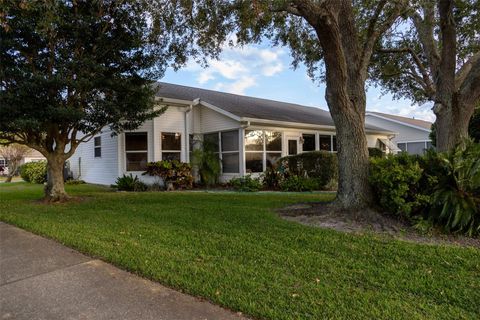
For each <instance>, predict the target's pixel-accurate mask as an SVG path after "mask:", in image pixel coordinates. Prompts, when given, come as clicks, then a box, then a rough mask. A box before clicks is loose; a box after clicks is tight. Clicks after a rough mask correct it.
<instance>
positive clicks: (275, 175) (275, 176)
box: [262, 166, 284, 190]
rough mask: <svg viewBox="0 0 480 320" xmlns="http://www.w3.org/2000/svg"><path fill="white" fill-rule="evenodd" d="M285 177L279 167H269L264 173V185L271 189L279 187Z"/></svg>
mask: <svg viewBox="0 0 480 320" xmlns="http://www.w3.org/2000/svg"><path fill="white" fill-rule="evenodd" d="M283 179H284V176H283V174H282V173H281V172H280V171H279V170H278V167H276V166H274V167H268V168H267V170H266V171H265V172H264V173H263V176H262V181H263V185H264V186H265V187H266V188H269V189H274V190H276V189H279V188H280V184H281V183H282V181H283Z"/></svg>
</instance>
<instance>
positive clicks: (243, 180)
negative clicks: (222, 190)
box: [229, 175, 262, 192]
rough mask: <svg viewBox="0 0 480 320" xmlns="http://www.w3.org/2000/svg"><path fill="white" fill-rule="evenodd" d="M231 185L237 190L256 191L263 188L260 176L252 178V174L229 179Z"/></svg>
mask: <svg viewBox="0 0 480 320" xmlns="http://www.w3.org/2000/svg"><path fill="white" fill-rule="evenodd" d="M229 185H231V186H232V187H233V189H235V190H236V191H242V192H254V191H258V190H260V189H261V188H262V182H261V180H260V179H259V178H252V177H251V176H250V175H247V176H245V177H240V178H233V179H231V180H230V181H229Z"/></svg>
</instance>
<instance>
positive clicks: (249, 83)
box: [185, 39, 285, 94]
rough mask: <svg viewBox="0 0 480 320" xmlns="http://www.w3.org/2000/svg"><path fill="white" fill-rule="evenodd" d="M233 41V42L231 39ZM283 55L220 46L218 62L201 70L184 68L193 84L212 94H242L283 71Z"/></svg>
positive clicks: (192, 64)
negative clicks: (209, 90) (201, 86)
mask: <svg viewBox="0 0 480 320" xmlns="http://www.w3.org/2000/svg"><path fill="white" fill-rule="evenodd" d="M232 40H233V41H235V39H232ZM284 55H285V51H284V50H283V49H281V48H280V49H279V48H271V49H270V48H261V47H259V46H254V45H248V46H243V47H229V46H224V48H223V52H222V54H221V55H220V59H219V60H214V59H210V60H208V67H207V68H206V69H203V68H201V67H200V66H199V65H198V64H196V63H195V62H189V63H188V64H187V66H186V67H185V70H187V71H188V72H190V73H193V74H194V78H195V79H196V81H197V83H198V84H200V85H203V86H207V87H210V88H212V89H215V90H222V91H227V92H231V93H239V94H245V91H246V90H247V89H248V88H250V87H253V86H255V85H256V84H257V82H259V81H260V80H261V78H264V77H272V76H275V75H277V74H279V73H280V72H282V71H283V70H284V69H285V65H284V62H283V61H282V58H283V57H284Z"/></svg>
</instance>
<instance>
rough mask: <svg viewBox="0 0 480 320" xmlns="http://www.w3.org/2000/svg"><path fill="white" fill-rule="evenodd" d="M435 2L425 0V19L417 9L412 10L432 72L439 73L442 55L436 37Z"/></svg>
mask: <svg viewBox="0 0 480 320" xmlns="http://www.w3.org/2000/svg"><path fill="white" fill-rule="evenodd" d="M434 7H435V2H434V1H431V2H430V1H425V2H424V4H423V14H424V17H425V18H424V19H422V17H421V16H420V14H419V13H418V12H416V11H413V10H412V11H411V12H410V18H411V19H412V21H413V24H414V26H415V29H416V31H417V34H418V38H419V40H420V43H421V45H422V47H423V51H424V52H425V55H426V57H427V61H428V64H429V67H430V72H431V74H433V75H434V74H437V71H438V65H439V63H440V55H439V53H438V50H437V43H436V41H435V38H434V25H435V23H434V20H435V10H434V9H435V8H434Z"/></svg>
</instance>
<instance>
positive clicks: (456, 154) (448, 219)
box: [431, 141, 480, 235]
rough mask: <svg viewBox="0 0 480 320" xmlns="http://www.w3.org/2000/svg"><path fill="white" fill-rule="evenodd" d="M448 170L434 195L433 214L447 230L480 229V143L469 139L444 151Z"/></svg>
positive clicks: (472, 230)
mask: <svg viewBox="0 0 480 320" xmlns="http://www.w3.org/2000/svg"><path fill="white" fill-rule="evenodd" d="M440 159H441V165H442V167H443V169H444V171H445V172H446V174H445V175H444V176H442V177H440V181H439V184H438V188H437V190H436V191H435V193H434V195H433V206H432V211H431V214H432V218H433V219H434V220H435V221H436V222H437V223H439V224H441V225H442V226H444V227H445V228H446V230H447V231H456V232H462V233H467V234H468V235H475V234H479V233H480V144H478V143H473V142H472V141H466V142H464V143H462V144H460V145H459V146H458V147H457V148H456V149H455V150H454V151H453V152H450V153H448V154H441V155H440Z"/></svg>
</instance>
